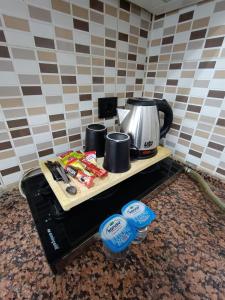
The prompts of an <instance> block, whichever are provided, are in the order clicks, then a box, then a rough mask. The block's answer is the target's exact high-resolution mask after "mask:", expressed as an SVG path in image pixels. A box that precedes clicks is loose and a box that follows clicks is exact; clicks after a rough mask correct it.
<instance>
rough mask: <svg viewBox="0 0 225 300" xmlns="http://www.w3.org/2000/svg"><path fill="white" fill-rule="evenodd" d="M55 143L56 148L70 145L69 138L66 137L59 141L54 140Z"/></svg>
mask: <svg viewBox="0 0 225 300" xmlns="http://www.w3.org/2000/svg"><path fill="white" fill-rule="evenodd" d="M53 143H54V145H55V146H57V145H63V144H67V143H68V138H67V137H66V136H64V137H61V138H58V139H54V141H53ZM66 146H67V145H66Z"/></svg>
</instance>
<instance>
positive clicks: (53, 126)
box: [51, 122, 66, 131]
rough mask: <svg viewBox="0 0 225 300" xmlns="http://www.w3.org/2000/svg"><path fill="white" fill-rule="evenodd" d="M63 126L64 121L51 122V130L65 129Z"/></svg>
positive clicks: (64, 125) (64, 124)
mask: <svg viewBox="0 0 225 300" xmlns="http://www.w3.org/2000/svg"><path fill="white" fill-rule="evenodd" d="M65 128H66V123H65V122H60V123H53V124H51V130H52V131H57V130H62V129H65Z"/></svg>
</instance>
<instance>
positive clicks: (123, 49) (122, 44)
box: [117, 41, 129, 53]
mask: <svg viewBox="0 0 225 300" xmlns="http://www.w3.org/2000/svg"><path fill="white" fill-rule="evenodd" d="M128 46H129V45H128V43H127V42H123V41H117V49H118V50H119V51H121V52H126V53H127V52H128Z"/></svg>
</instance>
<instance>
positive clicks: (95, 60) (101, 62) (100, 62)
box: [92, 57, 104, 66]
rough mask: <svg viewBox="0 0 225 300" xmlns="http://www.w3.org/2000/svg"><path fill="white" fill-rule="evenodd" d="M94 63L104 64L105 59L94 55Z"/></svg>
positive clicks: (95, 64) (97, 64)
mask: <svg viewBox="0 0 225 300" xmlns="http://www.w3.org/2000/svg"><path fill="white" fill-rule="evenodd" d="M92 65H94V66H104V59H102V58H97V57H92Z"/></svg>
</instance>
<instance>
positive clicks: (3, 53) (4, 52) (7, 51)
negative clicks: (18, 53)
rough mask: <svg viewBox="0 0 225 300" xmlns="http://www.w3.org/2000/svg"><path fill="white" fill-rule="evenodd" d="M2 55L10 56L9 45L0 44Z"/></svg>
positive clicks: (0, 55) (0, 53) (0, 54)
mask: <svg viewBox="0 0 225 300" xmlns="http://www.w3.org/2000/svg"><path fill="white" fill-rule="evenodd" d="M0 57H4V58H10V55H9V50H8V47H6V46H0Z"/></svg>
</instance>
